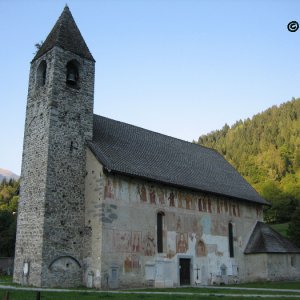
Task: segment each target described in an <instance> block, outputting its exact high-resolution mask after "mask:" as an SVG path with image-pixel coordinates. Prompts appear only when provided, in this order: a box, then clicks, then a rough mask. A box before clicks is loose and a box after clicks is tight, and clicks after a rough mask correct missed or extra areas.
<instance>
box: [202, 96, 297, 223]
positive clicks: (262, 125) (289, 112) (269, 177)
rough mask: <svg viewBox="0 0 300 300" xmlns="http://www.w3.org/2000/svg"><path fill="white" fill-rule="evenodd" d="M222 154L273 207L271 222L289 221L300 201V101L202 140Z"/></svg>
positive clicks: (272, 109) (203, 143)
mask: <svg viewBox="0 0 300 300" xmlns="http://www.w3.org/2000/svg"><path fill="white" fill-rule="evenodd" d="M198 143H199V144H201V145H204V146H207V147H210V148H214V149H216V150H217V151H219V152H220V153H221V154H222V155H223V156H224V157H225V158H226V159H227V160H228V161H229V162H230V163H231V164H232V165H233V166H234V167H235V168H236V169H237V170H238V171H239V172H240V173H241V174H242V175H243V176H244V177H245V178H246V179H247V180H248V182H249V183H250V184H252V186H253V187H254V188H255V189H256V190H257V191H258V192H259V193H260V194H261V196H262V197H264V198H265V199H266V200H269V201H270V202H271V203H272V204H273V207H272V208H271V209H268V210H267V211H266V214H265V215H266V220H267V221H269V222H278V223H279V222H285V221H289V220H290V218H291V215H292V213H293V212H294V211H295V209H296V207H297V206H298V204H299V202H300V99H292V100H291V101H289V102H286V103H284V104H282V105H280V106H279V107H277V106H273V107H271V108H269V109H268V110H266V111H264V112H262V113H260V114H257V115H255V116H253V117H252V119H247V120H244V121H242V120H240V121H237V122H236V123H235V124H234V125H232V126H231V127H230V126H228V125H227V124H225V126H224V127H223V128H222V129H221V130H216V131H213V132H211V133H209V134H207V135H202V136H200V137H199V140H198Z"/></svg>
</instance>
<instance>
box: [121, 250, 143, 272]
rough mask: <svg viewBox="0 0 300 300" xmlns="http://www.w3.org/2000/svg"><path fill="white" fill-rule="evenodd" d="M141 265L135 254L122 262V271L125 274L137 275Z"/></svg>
mask: <svg viewBox="0 0 300 300" xmlns="http://www.w3.org/2000/svg"><path fill="white" fill-rule="evenodd" d="M140 269H141V264H140V260H139V257H138V256H137V255H135V254H129V255H127V256H126V258H125V260H124V271H125V273H130V272H135V273H139V271H140Z"/></svg>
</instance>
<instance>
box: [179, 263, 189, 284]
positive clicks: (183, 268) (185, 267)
mask: <svg viewBox="0 0 300 300" xmlns="http://www.w3.org/2000/svg"><path fill="white" fill-rule="evenodd" d="M190 265H191V259H190V258H180V259H179V269H180V270H179V278H180V285H190V284H191V270H190Z"/></svg>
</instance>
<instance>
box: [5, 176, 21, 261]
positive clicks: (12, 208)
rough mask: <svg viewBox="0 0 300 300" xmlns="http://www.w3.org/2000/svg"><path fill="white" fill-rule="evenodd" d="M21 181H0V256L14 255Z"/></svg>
mask: <svg viewBox="0 0 300 300" xmlns="http://www.w3.org/2000/svg"><path fill="white" fill-rule="evenodd" d="M18 200H19V181H15V180H14V179H10V180H9V181H6V179H4V180H3V181H2V182H0V257H1V256H9V257H12V256H14V249H15V239H16V220H17V206H18Z"/></svg>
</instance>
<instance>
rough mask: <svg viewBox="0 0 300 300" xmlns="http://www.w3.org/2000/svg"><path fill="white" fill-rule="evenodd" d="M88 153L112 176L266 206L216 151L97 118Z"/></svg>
mask: <svg viewBox="0 0 300 300" xmlns="http://www.w3.org/2000/svg"><path fill="white" fill-rule="evenodd" d="M89 147H90V149H91V151H92V152H93V153H94V155H95V156H96V157H97V159H98V160H99V161H100V162H101V163H102V164H103V166H104V168H105V169H106V170H108V171H110V172H113V173H119V174H123V175H127V176H131V177H140V178H144V179H147V180H151V181H156V182H160V183H164V184H168V185H172V186H176V187H182V188H188V189H192V190H195V191H206V192H211V193H215V194H219V195H225V196H229V197H234V198H237V199H242V200H246V201H250V202H256V203H259V204H268V202H266V201H265V200H264V199H262V198H261V197H260V196H259V195H258V193H257V192H256V191H255V190H254V189H253V188H252V187H251V186H250V184H248V182H247V181H246V180H245V179H244V178H243V177H242V176H241V175H240V174H239V173H238V172H237V171H236V170H235V169H234V168H233V167H232V166H231V165H230V164H229V163H228V162H227V161H226V160H225V159H224V158H223V157H222V156H221V155H220V154H219V153H218V152H217V151H215V150H213V149H209V148H206V147H203V146H199V145H197V144H193V143H189V142H186V141H183V140H179V139H176V138H173V137H170V136H166V135H163V134H160V133H156V132H153V131H149V130H146V129H143V128H140V127H136V126H133V125H129V124H126V123H122V122H119V121H115V120H111V119H108V118H105V117H102V116H97V115H94V129H93V140H92V142H90V143H89Z"/></svg>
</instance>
